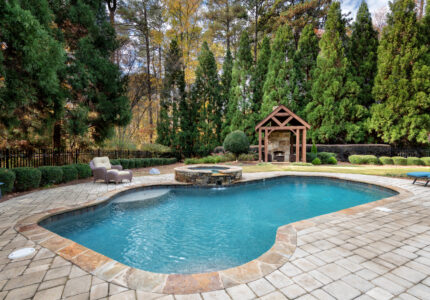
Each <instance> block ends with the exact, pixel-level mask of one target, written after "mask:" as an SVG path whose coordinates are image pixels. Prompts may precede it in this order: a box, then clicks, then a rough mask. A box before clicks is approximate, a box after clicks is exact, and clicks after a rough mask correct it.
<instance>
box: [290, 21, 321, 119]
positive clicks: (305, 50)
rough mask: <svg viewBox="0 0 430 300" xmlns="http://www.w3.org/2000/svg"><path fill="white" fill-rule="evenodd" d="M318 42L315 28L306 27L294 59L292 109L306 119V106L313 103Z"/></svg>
mask: <svg viewBox="0 0 430 300" xmlns="http://www.w3.org/2000/svg"><path fill="white" fill-rule="evenodd" d="M318 42H319V41H318V37H317V36H316V34H315V32H314V28H313V26H312V25H311V24H309V25H306V26H305V28H304V29H303V31H302V34H301V35H300V39H299V42H298V46H297V51H296V55H295V57H294V95H293V104H292V105H291V106H290V109H291V110H292V111H294V112H295V113H296V114H298V115H299V116H301V117H304V118H306V117H305V109H306V105H308V103H309V102H311V101H312V94H311V92H312V79H313V72H314V69H315V67H316V64H317V56H318V52H319V46H318Z"/></svg>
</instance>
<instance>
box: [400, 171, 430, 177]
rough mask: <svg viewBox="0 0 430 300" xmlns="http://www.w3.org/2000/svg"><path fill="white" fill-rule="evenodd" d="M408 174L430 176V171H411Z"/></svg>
mask: <svg viewBox="0 0 430 300" xmlns="http://www.w3.org/2000/svg"><path fill="white" fill-rule="evenodd" d="M406 175H408V176H411V177H430V172H410V173H407V174H406Z"/></svg>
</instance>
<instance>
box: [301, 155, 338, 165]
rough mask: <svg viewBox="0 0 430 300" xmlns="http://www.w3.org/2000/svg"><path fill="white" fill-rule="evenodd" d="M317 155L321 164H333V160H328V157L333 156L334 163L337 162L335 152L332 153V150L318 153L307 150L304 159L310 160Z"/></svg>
mask: <svg viewBox="0 0 430 300" xmlns="http://www.w3.org/2000/svg"><path fill="white" fill-rule="evenodd" d="M317 157H318V158H319V160H320V161H321V164H324V165H328V164H333V162H334V161H333V160H330V157H333V158H334V159H335V160H336V164H337V158H336V153H333V152H318V153H314V152H308V153H306V161H310V162H312V161H314V159H315V158H317ZM330 162H331V163H330Z"/></svg>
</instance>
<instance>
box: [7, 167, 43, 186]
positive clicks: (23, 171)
mask: <svg viewBox="0 0 430 300" xmlns="http://www.w3.org/2000/svg"><path fill="white" fill-rule="evenodd" d="M12 171H13V172H14V173H15V184H14V187H15V190H17V191H18V192H22V191H27V190H30V189H35V188H38V187H39V185H40V179H41V177H42V172H40V170H38V169H35V168H28V167H22V168H15V169H12Z"/></svg>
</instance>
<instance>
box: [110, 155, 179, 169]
mask: <svg viewBox="0 0 430 300" xmlns="http://www.w3.org/2000/svg"><path fill="white" fill-rule="evenodd" d="M177 161H178V160H177V159H176V158H174V157H172V158H163V157H160V158H128V159H125V158H124V159H123V158H122V159H112V160H111V161H110V163H111V165H121V166H122V168H123V169H133V168H146V167H152V166H162V165H171V164H174V163H176V162H177Z"/></svg>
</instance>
